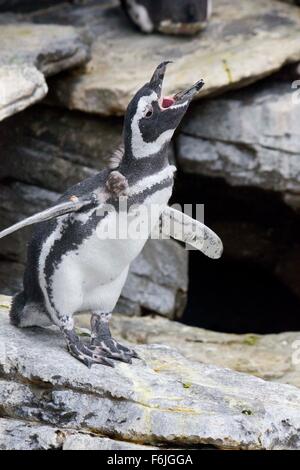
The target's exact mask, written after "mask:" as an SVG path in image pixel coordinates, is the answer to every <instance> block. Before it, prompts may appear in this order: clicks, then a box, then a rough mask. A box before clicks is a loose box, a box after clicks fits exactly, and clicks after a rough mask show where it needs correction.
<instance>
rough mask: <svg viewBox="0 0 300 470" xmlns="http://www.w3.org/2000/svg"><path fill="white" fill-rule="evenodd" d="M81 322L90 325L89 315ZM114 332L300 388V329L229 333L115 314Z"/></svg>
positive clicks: (152, 318) (193, 357) (155, 319)
mask: <svg viewBox="0 0 300 470" xmlns="http://www.w3.org/2000/svg"><path fill="white" fill-rule="evenodd" d="M78 324H79V325H82V326H84V327H88V321H87V318H86V316H85V315H84V316H80V317H78ZM111 326H112V331H113V334H114V335H115V336H116V337H117V338H118V339H119V340H120V341H123V340H124V339H125V340H126V341H130V342H131V343H135V344H145V345H147V344H151V343H153V342H155V343H158V344H164V345H167V346H170V347H172V348H176V349H177V350H178V351H179V352H180V353H181V354H183V355H184V356H185V357H186V358H187V359H190V360H192V361H198V362H201V363H204V364H214V365H217V366H219V367H229V368H230V369H234V370H236V371H239V372H245V373H247V374H251V375H256V376H257V377H261V378H263V379H265V380H271V381H276V382H281V383H287V384H290V385H295V386H296V387H299V388H300V332H297V331H294V332H284V333H279V334H268V335H257V334H253V333H249V334H243V335H238V334H229V333H220V332H216V331H209V330H205V329H203V328H197V327H193V326H188V325H183V324H181V323H178V322H176V321H169V320H167V319H164V318H161V317H159V316H155V317H148V316H147V317H143V318H128V317H125V316H124V315H113V317H112V322H111Z"/></svg>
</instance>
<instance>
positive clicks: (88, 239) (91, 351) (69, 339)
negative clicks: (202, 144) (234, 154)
mask: <svg viewBox="0 0 300 470" xmlns="http://www.w3.org/2000/svg"><path fill="white" fill-rule="evenodd" d="M167 64H168V62H163V63H161V64H160V65H159V66H158V67H157V68H156V69H155V71H154V73H153V75H152V78H151V79H150V81H149V82H147V83H146V84H145V85H144V86H143V87H142V88H141V89H140V90H139V91H138V92H137V93H136V94H135V96H134V97H133V99H132V100H131V102H130V103H129V105H128V108H127V111H126V114H125V119H124V128H123V148H122V149H119V150H118V151H117V152H115V154H114V155H113V158H112V159H111V163H110V165H109V167H108V168H106V169H104V170H102V171H100V172H99V173H98V174H96V175H95V176H92V177H90V178H87V179H85V180H84V181H81V182H80V183H78V184H76V185H75V186H73V187H71V188H70V189H68V190H67V191H66V192H65V193H64V194H63V195H62V197H61V198H60V199H59V200H58V202H57V204H55V205H54V206H53V207H51V208H49V209H46V210H44V211H42V212H40V213H38V214H35V215H33V216H31V217H29V218H28V219H25V220H24V221H22V222H18V223H17V224H15V225H13V226H12V227H9V228H8V229H5V230H3V231H2V232H0V238H2V237H4V236H6V235H8V234H10V233H12V232H14V231H15V230H18V229H20V228H22V227H24V226H26V225H31V224H36V225H35V227H34V230H33V233H32V237H31V240H30V242H29V245H28V250H27V261H26V267H25V272H24V279H23V290H22V291H21V292H19V293H18V294H16V295H15V296H14V298H13V300H12V306H11V310H10V321H11V323H12V324H13V325H15V326H17V327H30V326H49V325H53V324H54V325H56V326H58V327H59V329H60V331H61V333H62V335H63V337H64V338H65V340H66V344H67V348H68V350H69V352H70V353H71V354H72V355H73V356H74V357H75V358H76V359H78V360H79V361H81V362H83V363H84V364H85V365H87V366H88V367H91V365H92V364H102V365H106V366H111V367H114V360H119V361H123V362H126V363H131V362H132V359H133V358H138V355H137V354H136V352H135V351H134V350H133V349H131V348H129V347H127V346H123V345H122V344H119V343H118V342H117V341H116V340H115V339H114V338H112V336H111V333H110V329H109V320H110V318H111V312H112V311H113V309H114V307H115V305H116V303H117V301H118V299H119V296H120V294H121V290H122V288H123V286H124V284H125V281H126V278H127V274H128V270H129V267H130V264H131V263H132V261H133V260H134V259H135V258H136V257H137V256H138V254H139V253H140V252H141V250H142V249H143V246H144V245H145V243H146V241H147V239H148V237H149V236H150V234H151V232H152V230H153V229H154V228H155V227H157V226H159V229H160V231H161V233H164V234H169V235H171V236H173V237H174V238H176V239H178V240H182V241H186V242H188V243H189V244H191V245H192V246H194V247H196V248H197V249H200V250H201V251H203V252H204V253H205V254H206V255H207V256H210V257H211V258H218V257H220V256H221V254H222V242H221V240H220V239H219V237H218V236H217V235H216V234H215V233H214V232H213V231H211V230H210V229H209V228H208V227H206V226H204V224H201V223H200V222H198V221H195V220H194V219H191V218H190V217H188V216H187V215H185V214H182V213H181V212H180V211H177V210H175V209H172V208H171V207H169V206H168V205H167V204H168V201H169V199H170V197H171V194H172V188H173V182H174V173H175V167H174V166H173V165H170V164H169V161H168V145H169V143H170V141H171V139H172V136H173V134H174V131H175V130H176V128H177V127H178V125H179V123H180V122H181V120H182V118H183V116H184V115H185V113H186V111H187V109H188V107H189V104H190V102H191V100H192V98H193V97H194V96H195V94H196V93H197V92H198V91H199V90H200V89H201V88H202V87H203V85H204V82H203V80H200V81H198V82H197V83H195V84H194V85H193V86H192V87H190V88H189V89H187V90H184V91H182V92H179V93H177V94H176V95H173V96H165V97H164V96H163V95H162V85H163V80H164V76H165V71H166V66H167ZM121 202H123V203H124V204H125V203H126V210H125V211H123V212H122V214H121V209H120V207H121ZM107 208H108V209H107ZM145 208H146V209H147V210H151V211H152V208H155V210H154V211H152V212H153V213H152V212H151V223H149V224H148V226H147V227H146V233H145V234H143V236H141V237H134V236H133V237H131V236H128V233H127V232H126V234H125V235H126V236H125V237H122V236H116V237H114V236H111V235H109V236H104V233H105V230H106V229H108V232H109V233H110V231H111V229H112V228H114V227H116V226H117V225H118V223H120V224H121V225H122V224H123V223H125V222H126V223H128V222H131V223H134V224H136V226H137V225H138V224H139V223H140V222H141V220H142V212H143V210H142V209H145ZM124 214H125V219H124V217H123V218H121V215H122V216H124ZM120 221H121V222H120ZM122 221H123V222H122ZM183 227H185V228H186V230H182V228H183ZM82 311H90V312H91V339H90V342H89V343H85V342H83V341H82V340H81V339H80V338H79V337H78V335H77V334H76V332H75V329H74V315H75V314H77V313H80V312H82Z"/></svg>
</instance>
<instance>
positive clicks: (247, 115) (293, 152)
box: [177, 82, 300, 205]
mask: <svg viewBox="0 0 300 470" xmlns="http://www.w3.org/2000/svg"><path fill="white" fill-rule="evenodd" d="M293 91H294V92H295V90H292V88H291V84H290V83H279V82H278V83H276V82H275V83H268V84H265V85H260V86H257V87H256V88H248V89H244V90H242V91H240V92H236V93H232V94H229V95H228V96H225V97H222V98H215V99H212V100H209V101H206V102H205V103H203V104H201V105H199V106H195V107H194V108H193V110H192V112H191V113H190V114H189V116H188V119H187V120H186V121H185V123H184V125H183V129H182V133H181V134H180V136H179V139H178V146H177V147H178V163H179V165H180V167H181V168H182V169H183V170H184V171H186V172H191V173H199V174H202V175H209V176H216V177H218V176H221V177H223V178H225V179H226V181H228V182H229V183H230V184H231V185H239V186H257V187H260V188H263V189H266V190H273V191H277V192H280V193H282V194H283V196H284V197H285V199H286V202H288V203H289V204H291V205H293V204H294V203H293V197H292V196H295V197H296V198H297V196H299V191H300V163H299V162H300V158H299V155H300V144H299V142H300V140H299V127H298V122H299V120H300V105H299V104H296V102H295V103H294V102H293V96H295V95H294V93H293Z"/></svg>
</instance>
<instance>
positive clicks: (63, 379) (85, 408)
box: [0, 309, 300, 449]
mask: <svg viewBox="0 0 300 470" xmlns="http://www.w3.org/2000/svg"><path fill="white" fill-rule="evenodd" d="M0 345H1V347H0V365H1V382H0V403H1V410H2V415H3V417H10V418H14V419H18V420H20V419H21V420H24V421H26V422H32V421H34V422H36V421H38V422H39V423H40V424H42V425H45V424H47V425H51V426H54V427H58V428H63V429H68V428H72V429H73V430H75V431H78V430H81V431H87V432H89V431H91V430H93V432H97V433H101V434H102V435H103V436H105V437H111V436H114V438H118V439H122V440H125V441H128V442H137V441H138V442H139V443H143V444H150V445H151V444H152V445H157V444H165V445H169V446H173V445H175V444H177V445H184V446H194V445H196V446H197V445H201V444H212V445H215V446H217V447H219V448H234V449H299V448H300V440H299V423H300V391H299V390H298V389H297V388H296V387H292V386H289V385H285V384H278V383H270V382H265V381H264V380H261V379H258V378H256V377H252V376H248V375H245V374H240V373H238V372H234V371H231V370H229V369H224V368H219V367H216V366H211V365H205V364H199V363H196V362H193V361H190V360H187V359H185V358H184V357H183V356H181V355H180V354H179V353H178V352H176V351H175V350H173V349H171V348H168V347H166V346H159V345H151V346H138V347H137V350H138V353H139V355H140V356H141V358H142V360H137V359H136V360H134V363H133V364H132V365H128V364H124V363H116V366H115V368H109V367H104V366H94V367H92V368H91V369H88V368H86V367H85V366H84V365H82V364H80V363H79V362H78V361H76V360H75V359H74V358H72V357H71V356H70V355H69V354H68V353H67V352H66V350H65V345H64V342H63V340H62V338H61V336H60V335H59V334H58V333H57V332H55V331H46V330H43V331H42V330H39V329H35V330H34V329H31V330H18V329H16V328H14V327H12V326H10V325H9V323H8V315H7V311H5V310H3V309H2V311H1V314H0ZM41 358H43V360H41ZM50 438H51V436H50Z"/></svg>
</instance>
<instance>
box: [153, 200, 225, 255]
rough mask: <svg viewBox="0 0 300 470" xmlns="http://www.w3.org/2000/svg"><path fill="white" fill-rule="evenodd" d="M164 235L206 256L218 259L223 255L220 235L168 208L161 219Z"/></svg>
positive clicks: (161, 228)
mask: <svg viewBox="0 0 300 470" xmlns="http://www.w3.org/2000/svg"><path fill="white" fill-rule="evenodd" d="M160 223H161V225H160V230H161V232H162V234H163V235H167V236H171V237H172V238H175V239H176V240H180V241H182V242H184V243H187V244H188V245H190V246H192V247H193V248H196V249H197V250H199V251H202V253H204V254H205V255H206V256H208V257H209V258H213V259H218V258H220V257H221V256H222V253H223V244H222V241H221V239H220V238H219V237H218V235H217V234H216V233H215V232H213V231H212V230H211V229H210V228H209V227H207V226H206V225H204V224H203V223H201V222H199V221H198V220H195V219H193V218H192V217H189V216H188V215H186V214H184V213H183V212H180V211H178V210H176V209H173V208H172V207H169V206H167V207H166V208H165V210H164V211H163V213H162V214H161V219H160Z"/></svg>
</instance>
